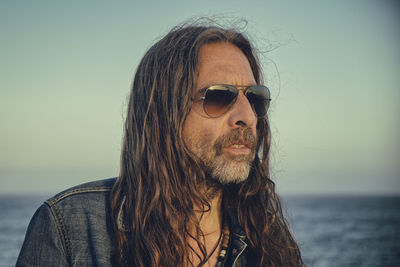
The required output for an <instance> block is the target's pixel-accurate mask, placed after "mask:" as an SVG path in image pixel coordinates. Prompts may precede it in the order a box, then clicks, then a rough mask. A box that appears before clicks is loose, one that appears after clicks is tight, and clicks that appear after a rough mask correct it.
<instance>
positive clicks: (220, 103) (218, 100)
mask: <svg viewBox="0 0 400 267" xmlns="http://www.w3.org/2000/svg"><path fill="white" fill-rule="evenodd" d="M237 87H240V88H243V89H238V88H237ZM239 91H243V93H244V95H245V96H246V97H247V100H248V101H249V103H250V105H251V107H252V108H253V111H254V113H255V114H256V115H257V117H258V118H263V117H264V116H265V115H266V114H267V111H268V107H269V103H270V101H271V98H270V92H269V89H268V87H266V86H264V85H251V86H241V85H240V86H239V85H238V86H234V85H229V84H216V85H211V86H210V87H207V88H203V89H201V90H200V91H199V92H200V94H202V93H203V92H204V96H201V97H199V98H197V100H203V110H204V112H205V113H206V114H207V115H208V116H210V117H211V118H217V117H219V116H222V115H223V114H225V113H226V112H227V111H228V110H230V109H231V108H232V107H233V105H234V104H235V103H236V100H237V97H238V95H239Z"/></svg>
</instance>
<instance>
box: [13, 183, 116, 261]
mask: <svg viewBox="0 0 400 267" xmlns="http://www.w3.org/2000/svg"><path fill="white" fill-rule="evenodd" d="M115 180H116V179H115V178H111V179H106V180H100V181H95V182H90V183H86V184H82V185H79V186H75V187H73V188H70V189H67V190H65V191H63V192H61V193H59V194H57V195H55V196H54V197H52V198H50V199H49V200H47V201H45V202H44V203H43V204H42V205H41V206H40V207H39V209H38V210H37V211H36V212H35V214H34V215H33V217H32V219H31V222H30V223H29V226H28V230H27V232H26V236H25V240H24V243H23V245H22V249H21V251H20V254H19V257H18V260H17V263H16V266H92V265H101V266H111V255H112V250H113V248H112V233H113V230H112V226H111V221H110V218H111V216H110V213H111V208H110V203H111V201H110V192H111V189H112V187H113V185H114V183H115Z"/></svg>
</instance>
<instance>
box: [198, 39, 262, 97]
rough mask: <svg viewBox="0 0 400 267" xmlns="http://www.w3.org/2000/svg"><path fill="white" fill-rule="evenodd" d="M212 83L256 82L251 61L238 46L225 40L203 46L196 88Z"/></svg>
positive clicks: (248, 83) (237, 83) (243, 83)
mask: <svg viewBox="0 0 400 267" xmlns="http://www.w3.org/2000/svg"><path fill="white" fill-rule="evenodd" d="M212 84H233V85H253V84H256V81H255V79H254V75H253V72H252V70H251V67H250V63H249V61H248V59H247V57H246V56H245V55H244V54H243V52H242V51H241V50H240V49H239V48H238V47H237V46H235V45H233V44H231V43H227V42H223V43H212V44H206V45H203V46H202V47H201V50H200V57H199V66H198V76H197V81H196V88H197V90H199V89H201V88H204V87H207V86H210V85H212Z"/></svg>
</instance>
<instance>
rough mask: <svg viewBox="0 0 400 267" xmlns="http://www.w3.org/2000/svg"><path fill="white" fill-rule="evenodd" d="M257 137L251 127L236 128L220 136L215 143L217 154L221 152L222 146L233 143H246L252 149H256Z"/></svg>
mask: <svg viewBox="0 0 400 267" xmlns="http://www.w3.org/2000/svg"><path fill="white" fill-rule="evenodd" d="M256 141H257V138H256V137H255V136H254V134H253V131H252V130H251V129H250V128H245V129H242V128H236V129H234V130H232V131H231V132H230V133H228V134H225V135H222V136H220V137H219V138H218V139H217V140H216V141H215V144H214V147H215V150H216V152H217V155H219V154H221V151H222V148H224V147H228V146H231V145H233V144H244V145H246V146H247V147H249V148H250V149H251V150H252V151H254V150H255V146H256Z"/></svg>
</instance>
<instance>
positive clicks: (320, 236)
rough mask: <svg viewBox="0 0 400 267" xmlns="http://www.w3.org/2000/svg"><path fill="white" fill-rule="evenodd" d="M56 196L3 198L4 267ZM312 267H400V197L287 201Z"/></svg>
mask: <svg viewBox="0 0 400 267" xmlns="http://www.w3.org/2000/svg"><path fill="white" fill-rule="evenodd" d="M49 197H50V195H48V196H46V195H0V266H14V265H15V262H16V259H17V257H18V253H19V250H20V249H21V246H22V243H23V240H24V235H25V232H26V229H27V227H28V224H29V221H30V218H31V217H32V215H33V213H34V212H35V210H36V209H37V208H38V206H39V205H40V204H41V203H42V202H43V201H44V200H46V199H47V198H49ZM281 199H282V204H283V207H284V211H285V213H286V217H287V218H288V221H289V225H290V226H291V228H292V232H293V234H294V236H295V238H296V240H297V241H298V243H299V246H300V250H301V253H302V257H303V260H304V261H305V263H306V265H307V266H314V267H331V266H343V267H346V266H351V267H359V266H365V267H377V266H382V267H400V196H304V195H303V196H283V197H281Z"/></svg>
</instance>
